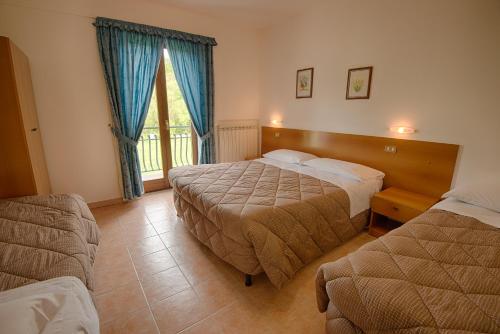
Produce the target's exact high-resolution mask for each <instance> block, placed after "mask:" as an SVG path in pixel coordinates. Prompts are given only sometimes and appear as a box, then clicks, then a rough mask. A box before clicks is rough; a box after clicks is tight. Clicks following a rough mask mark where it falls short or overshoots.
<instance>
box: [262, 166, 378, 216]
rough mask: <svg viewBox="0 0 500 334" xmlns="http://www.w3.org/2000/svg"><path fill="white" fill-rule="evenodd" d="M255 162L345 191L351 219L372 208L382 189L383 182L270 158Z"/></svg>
mask: <svg viewBox="0 0 500 334" xmlns="http://www.w3.org/2000/svg"><path fill="white" fill-rule="evenodd" d="M255 161H259V162H262V163H264V164H268V165H272V166H276V167H279V168H281V169H286V170H291V171H294V172H297V173H300V174H305V175H309V176H312V177H315V178H317V179H320V180H323V181H327V182H330V183H332V184H334V185H336V186H338V187H340V188H342V189H344V190H345V192H346V193H347V196H349V202H350V208H351V213H350V216H351V218H352V217H354V216H356V215H357V214H359V213H361V212H363V211H365V210H368V209H369V208H370V201H371V198H372V197H373V195H374V194H375V193H377V192H379V191H380V189H381V188H382V184H383V180H381V179H373V180H369V181H357V180H354V179H351V178H347V177H344V176H340V175H336V174H333V173H328V172H325V171H321V170H318V169H316V168H314V167H310V166H304V165H299V164H291V163H286V162H282V161H278V160H274V159H269V158H261V159H256V160H255Z"/></svg>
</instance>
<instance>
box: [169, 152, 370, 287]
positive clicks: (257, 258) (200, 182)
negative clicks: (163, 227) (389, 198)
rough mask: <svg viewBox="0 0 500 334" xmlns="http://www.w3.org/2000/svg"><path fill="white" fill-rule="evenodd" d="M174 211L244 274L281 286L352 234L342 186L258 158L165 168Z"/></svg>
mask: <svg viewBox="0 0 500 334" xmlns="http://www.w3.org/2000/svg"><path fill="white" fill-rule="evenodd" d="M169 180H170V183H171V185H172V187H173V190H174V203H175V207H176V209H177V213H178V215H179V216H180V217H181V218H182V220H183V222H184V223H185V225H186V226H187V228H188V229H189V231H191V232H192V234H193V235H194V236H195V237H196V238H198V239H199V240H200V241H201V242H202V243H204V244H205V245H206V246H207V247H209V248H210V249H211V250H212V251H213V252H214V253H215V254H216V255H217V256H219V257H220V258H221V259H223V260H225V261H226V262H228V263H230V264H232V265H233V266H234V267H236V268H237V269H238V270H240V271H241V272H243V273H245V274H251V275H255V274H258V273H260V272H262V271H264V272H265V273H266V274H267V276H268V277H269V279H270V281H271V282H272V283H273V284H274V285H275V286H277V287H281V286H282V285H283V284H284V283H285V282H286V281H288V280H289V279H291V278H292V277H293V276H294V275H295V273H296V272H297V271H298V270H299V269H300V268H302V267H303V266H305V265H306V264H307V263H309V262H311V261H312V260H313V259H315V258H317V257H319V256H321V255H322V254H324V253H325V252H328V251H329V250H331V249H332V248H334V247H335V246H338V245H340V244H342V243H343V242H345V241H347V240H349V239H350V238H352V237H353V236H355V235H356V234H358V233H359V232H360V231H361V230H362V229H363V228H364V227H365V225H366V223H367V219H368V210H364V211H362V212H360V213H358V214H357V215H355V216H354V217H351V209H350V200H349V196H348V194H347V192H346V191H345V190H344V189H343V188H341V187H339V186H338V185H335V184H333V183H331V182H327V181H325V180H322V179H318V178H316V177H313V176H311V175H307V174H303V173H297V172H296V171H293V170H289V169H285V168H279V167H276V166H274V165H272V164H269V163H263V162H261V161H241V162H236V163H223V164H215V165H200V166H189V167H179V168H174V169H172V170H170V171H169Z"/></svg>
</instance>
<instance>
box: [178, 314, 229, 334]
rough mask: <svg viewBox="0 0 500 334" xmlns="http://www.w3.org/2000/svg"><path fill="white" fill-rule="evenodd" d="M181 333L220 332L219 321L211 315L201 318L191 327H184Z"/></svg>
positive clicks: (206, 333) (217, 333)
mask: <svg viewBox="0 0 500 334" xmlns="http://www.w3.org/2000/svg"><path fill="white" fill-rule="evenodd" d="M180 333H181V334H220V333H222V328H221V326H220V324H219V322H217V321H215V320H214V319H213V318H212V317H208V318H207V319H204V320H201V321H200V322H197V323H196V324H194V325H192V326H191V327H188V328H186V329H185V330H183V331H182V332H180Z"/></svg>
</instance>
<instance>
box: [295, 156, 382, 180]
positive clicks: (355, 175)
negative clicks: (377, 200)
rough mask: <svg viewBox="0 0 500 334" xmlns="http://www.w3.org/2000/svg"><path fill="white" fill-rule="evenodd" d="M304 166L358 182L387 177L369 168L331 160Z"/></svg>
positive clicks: (327, 159)
mask: <svg viewBox="0 0 500 334" xmlns="http://www.w3.org/2000/svg"><path fill="white" fill-rule="evenodd" d="M304 165H306V166H310V167H314V168H316V169H318V170H322V171H325V172H329V173H333V174H337V175H341V176H345V177H348V178H351V179H355V180H358V181H366V180H372V179H383V178H384V176H385V174H384V173H382V172H381V171H379V170H376V169H373V168H370V167H367V166H363V165H360V164H356V163H353V162H348V161H342V160H336V159H329V158H318V159H313V160H309V161H306V162H304Z"/></svg>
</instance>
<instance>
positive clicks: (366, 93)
mask: <svg viewBox="0 0 500 334" xmlns="http://www.w3.org/2000/svg"><path fill="white" fill-rule="evenodd" d="M372 70H373V67H372V66H369V67H359V68H351V69H350V70H349V71H348V74H347V91H346V96H345V98H346V99H347V100H354V99H369V98H370V88H371V85H372Z"/></svg>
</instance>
